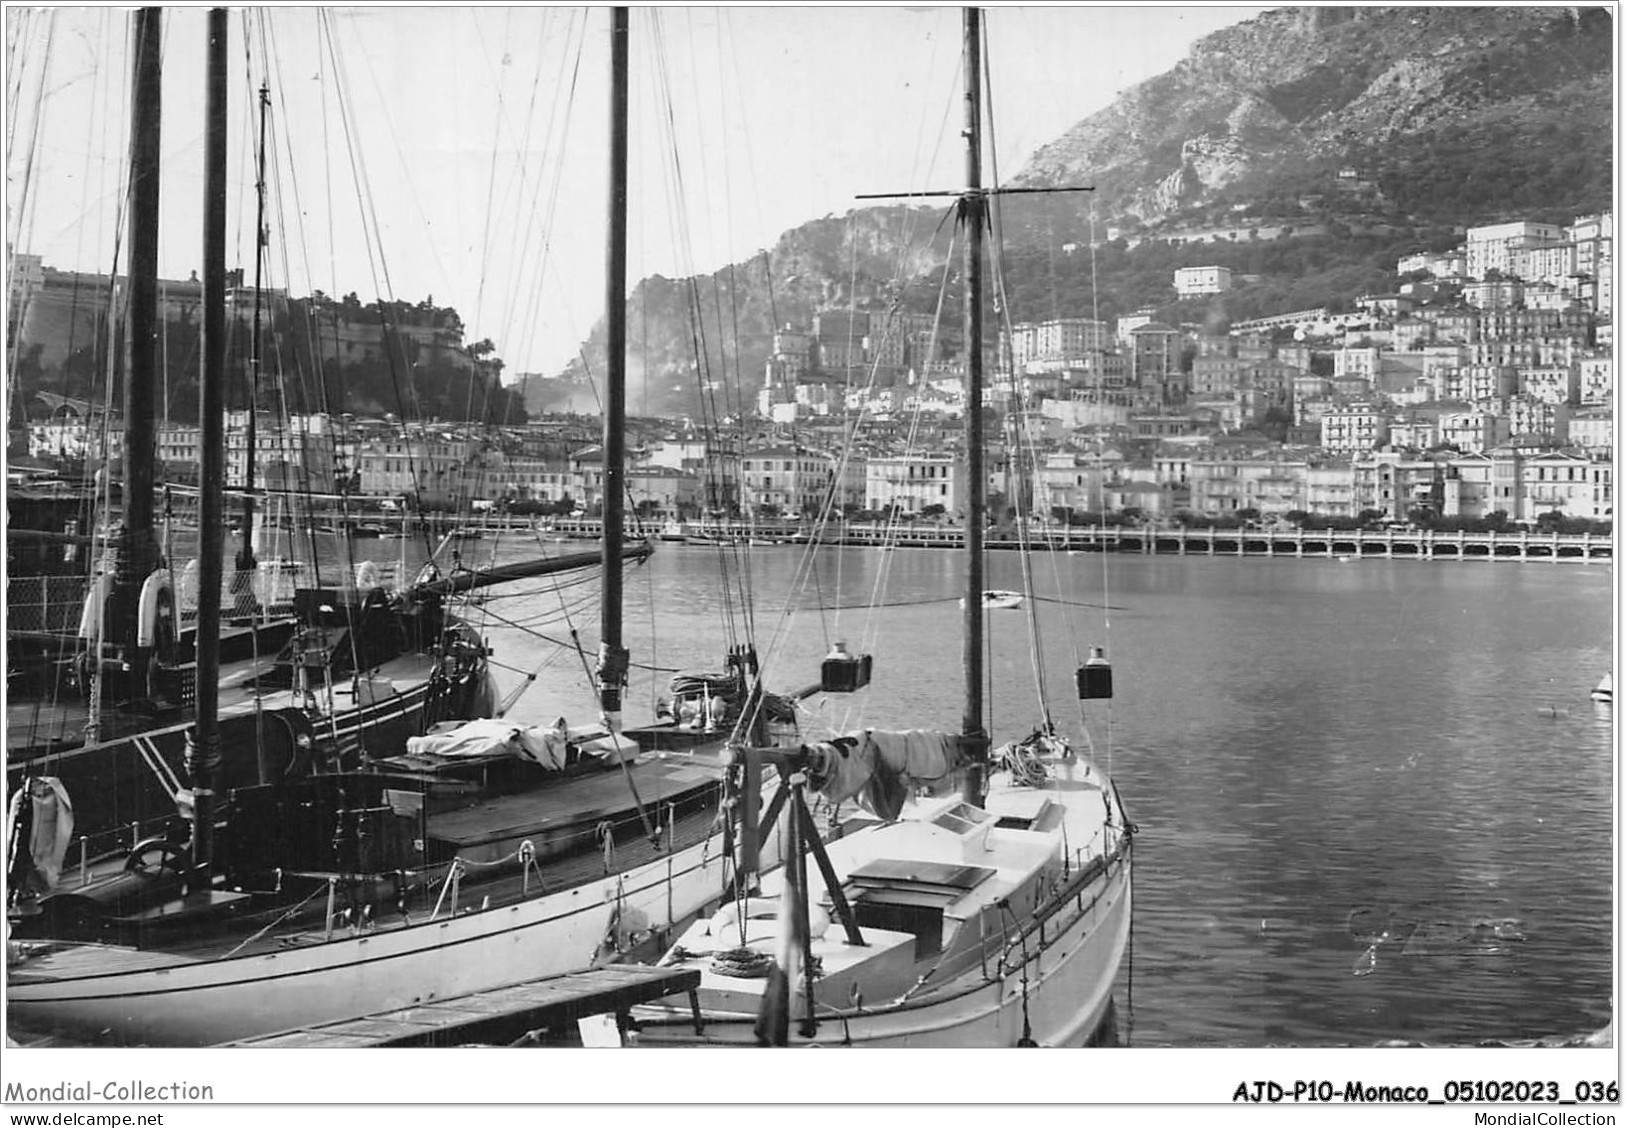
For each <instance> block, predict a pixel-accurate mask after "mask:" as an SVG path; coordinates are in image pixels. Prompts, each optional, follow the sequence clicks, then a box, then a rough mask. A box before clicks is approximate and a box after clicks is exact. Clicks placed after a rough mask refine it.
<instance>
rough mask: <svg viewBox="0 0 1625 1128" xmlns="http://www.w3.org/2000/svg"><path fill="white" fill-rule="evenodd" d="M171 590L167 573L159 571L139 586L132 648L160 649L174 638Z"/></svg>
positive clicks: (173, 606) (173, 596)
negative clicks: (139, 595) (133, 645)
mask: <svg viewBox="0 0 1625 1128" xmlns="http://www.w3.org/2000/svg"><path fill="white" fill-rule="evenodd" d="M174 616H175V590H174V586H173V585H172V584H171V582H170V578H169V569H168V568H160V569H158V570H157V571H156V572H153V573H152V574H151V575H150V576H148V577H147V578H146V580H145V581H144V582H143V583H142V584H141V599H140V602H139V603H138V604H137V605H136V625H135V644H136V645H137V646H151V647H163V646H166V645H167V643H168V642H169V640H170V639H171V638H173V636H174Z"/></svg>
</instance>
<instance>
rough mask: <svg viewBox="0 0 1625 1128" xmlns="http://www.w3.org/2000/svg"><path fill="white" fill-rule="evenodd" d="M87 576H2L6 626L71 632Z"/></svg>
mask: <svg viewBox="0 0 1625 1128" xmlns="http://www.w3.org/2000/svg"><path fill="white" fill-rule="evenodd" d="M89 590H90V577H89V576H11V577H8V578H7V580H6V629H7V630H8V631H11V632H17V631H28V632H40V633H46V634H65V633H73V632H75V631H77V630H78V629H79V617H80V616H81V615H82V614H83V613H84V609H85V593H86V592H88V591H89Z"/></svg>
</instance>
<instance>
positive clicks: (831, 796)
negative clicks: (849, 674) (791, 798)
mask: <svg viewBox="0 0 1625 1128" xmlns="http://www.w3.org/2000/svg"><path fill="white" fill-rule="evenodd" d="M807 750H808V752H809V753H811V756H812V761H813V763H812V767H811V769H810V771H809V773H808V782H809V783H811V784H812V786H813V788H814V790H816V791H817V792H818V793H819V794H821V795H823V796H824V798H826V799H828V800H829V801H830V802H832V803H839V802H842V801H843V800H846V799H853V798H855V799H857V801H858V805H859V806H861V807H862V808H863V809H864V810H866V811H869V812H870V813H871V814H874V815H875V816H877V817H879V818H882V819H885V820H886V821H887V822H890V821H892V820H893V819H895V818H897V816H898V815H899V814H901V813H902V810H903V803H904V801H905V800H907V799H908V796H909V792H910V791H911V790H912V789H913V788H914V787H916V786H925V787H929V786H932V785H935V784H938V783H941V782H943V781H945V780H947V779H948V778H949V777H950V776H952V775H953V773H954V770H955V769H956V768H958V767H959V738H958V737H957V736H954V735H952V734H950V733H945V732H933V731H930V730H926V729H908V730H906V731H903V732H884V731H879V730H876V729H865V730H864V731H863V732H861V733H853V734H850V735H847V736H841V737H837V738H835V739H834V740H829V741H823V742H820V743H818V744H811V745H808V746H807Z"/></svg>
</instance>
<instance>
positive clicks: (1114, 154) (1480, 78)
mask: <svg viewBox="0 0 1625 1128" xmlns="http://www.w3.org/2000/svg"><path fill="white" fill-rule="evenodd" d="M1613 38H1614V36H1613V28H1612V13H1611V12H1610V11H1609V10H1607V9H1603V8H1558V7H1534V6H1528V7H1523V6H1519V7H1500V8H1476V7H1450V8H1282V9H1278V10H1275V11H1271V12H1267V13H1265V14H1264V15H1261V16H1258V17H1257V18H1255V19H1252V20H1248V21H1247V22H1245V23H1242V24H1238V25H1236V26H1235V27H1231V28H1226V29H1224V30H1222V31H1218V32H1215V33H1213V34H1212V35H1209V36H1207V37H1205V38H1204V39H1202V40H1201V41H1200V42H1198V43H1197V44H1196V46H1195V47H1194V48H1193V49H1192V51H1191V53H1190V55H1189V56H1187V57H1186V58H1185V59H1184V60H1183V61H1181V62H1180V63H1179V64H1178V65H1177V66H1175V67H1174V69H1173V70H1171V71H1169V72H1167V73H1166V74H1162V75H1159V76H1157V77H1156V78H1153V79H1150V80H1148V81H1146V82H1143V83H1141V84H1140V85H1138V86H1136V87H1134V88H1132V89H1131V90H1129V91H1127V92H1126V93H1124V94H1123V95H1122V96H1121V97H1119V98H1118V99H1117V101H1116V102H1114V103H1113V104H1112V105H1111V106H1109V107H1107V108H1106V109H1105V110H1103V111H1101V112H1100V113H1097V114H1094V115H1093V116H1091V117H1089V118H1087V119H1085V120H1084V121H1082V122H1079V123H1078V124H1077V125H1076V126H1074V127H1073V128H1072V129H1070V130H1068V131H1067V132H1066V133H1065V134H1063V135H1062V136H1061V137H1059V138H1057V139H1056V140H1055V141H1054V142H1052V143H1050V144H1049V145H1046V146H1044V147H1043V148H1041V149H1040V150H1039V151H1038V152H1037V153H1035V154H1034V155H1033V157H1032V159H1031V161H1029V163H1028V165H1027V167H1026V168H1024V169H1023V170H1022V171H1021V173H1020V175H1019V176H1018V177H1017V182H1018V183H1021V184H1026V185H1053V184H1062V183H1077V182H1079V180H1080V178H1081V179H1082V180H1083V181H1085V182H1088V183H1091V184H1094V185H1095V186H1096V189H1097V191H1096V207H1097V211H1098V212H1099V213H1101V214H1103V215H1106V216H1110V217H1112V218H1113V219H1115V220H1117V221H1118V222H1119V223H1121V224H1123V225H1125V226H1133V225H1135V224H1140V225H1144V226H1150V227H1153V228H1154V227H1155V226H1157V225H1159V224H1166V223H1167V222H1168V221H1169V220H1175V219H1182V218H1183V219H1188V218H1190V216H1191V213H1200V212H1201V211H1203V210H1204V209H1210V208H1212V207H1214V206H1215V205H1221V206H1232V205H1237V204H1240V205H1247V204H1257V203H1261V202H1271V203H1275V204H1276V205H1278V206H1279V207H1281V208H1282V209H1283V210H1288V209H1289V200H1290V196H1291V195H1296V194H1298V193H1299V192H1301V190H1304V189H1318V190H1319V191H1321V192H1325V191H1327V190H1328V189H1330V188H1333V187H1335V185H1336V177H1337V174H1338V173H1339V172H1343V171H1345V170H1346V171H1347V172H1351V173H1353V174H1354V179H1357V180H1364V181H1366V182H1368V183H1372V184H1374V185H1375V187H1376V189H1377V190H1378V193H1380V202H1381V203H1383V204H1385V205H1386V206H1387V209H1390V210H1397V211H1398V212H1400V213H1402V214H1404V215H1406V216H1407V217H1411V218H1418V219H1432V220H1442V221H1447V222H1462V221H1466V222H1474V221H1480V220H1485V219H1493V218H1498V217H1500V216H1503V215H1511V214H1512V213H1513V212H1514V211H1516V212H1518V213H1519V214H1522V212H1523V211H1524V210H1525V209H1529V208H1534V209H1538V210H1541V211H1551V212H1553V213H1556V214H1562V215H1565V216H1572V215H1573V214H1574V213H1575V211H1579V210H1584V209H1585V208H1588V207H1590V208H1596V207H1599V206H1606V203H1607V200H1608V192H1607V187H1606V186H1607V185H1608V184H1609V182H1610V179H1611V175H1612V172H1611V160H1610V156H1611V144H1612V142H1611V138H1612V120H1611V117H1612V115H1611V107H1612V87H1613V74H1612V66H1611V50H1612V44H1613ZM1553 160H1555V161H1556V166H1555V167H1554V166H1553V164H1552V161H1553ZM1530 180H1532V181H1533V182H1534V184H1530V183H1519V182H1520V181H1530Z"/></svg>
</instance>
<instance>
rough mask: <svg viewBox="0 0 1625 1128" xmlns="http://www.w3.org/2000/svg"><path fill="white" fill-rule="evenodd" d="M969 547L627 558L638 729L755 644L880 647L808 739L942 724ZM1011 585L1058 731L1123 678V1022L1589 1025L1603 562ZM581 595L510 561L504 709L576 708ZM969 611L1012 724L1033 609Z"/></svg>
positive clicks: (1002, 568) (995, 719)
mask: <svg viewBox="0 0 1625 1128" xmlns="http://www.w3.org/2000/svg"><path fill="white" fill-rule="evenodd" d="M390 543H391V542H387V541H386V542H383V544H384V545H388V544H390ZM547 547H548V548H549V549H550V550H553V551H562V550H565V549H572V548H578V547H584V546H581V545H561V544H553V545H549V546H547ZM535 550H536V546H535V545H534V544H529V545H525V544H520V543H517V542H514V543H511V544H510V545H507V546H492V545H491V544H490V543H489V542H485V544H484V547H482V548H480V549H479V550H478V551H477V552H475V553H470V554H469V555H473V556H478V557H479V558H480V559H482V560H483V559H487V558H489V557H490V556H491V554H492V553H493V551H495V552H496V553H497V555H498V556H499V558H501V559H509V558H513V557H517V556H519V555H523V554H526V553H534V551H535ZM383 551H384V553H389V552H392V551H393V548H386V549H384V550H383ZM724 566H725V567H726V568H727V570H728V571H729V572H730V574H731V575H732V576H733V577H734V579H735V581H736V585H737V584H738V583H739V582H747V581H748V585H749V588H750V591H751V596H752V597H751V599H750V600H749V604H748V605H749V607H750V608H752V609H753V615H754V624H753V626H752V624H750V623H747V621H746V615H745V613H744V605H743V604H741V603H740V601H739V600H738V599H737V598H736V599H728V598H725V597H724V594H723V589H722V585H721V584H720V582H719V580H718V576H719V574H720V573H721V570H722V569H723V567H724ZM962 566H963V564H962V561H961V560H960V558H959V556H958V554H957V553H953V552H948V551H942V550H930V549H898V550H895V551H890V552H880V551H874V550H862V549H844V550H824V551H823V552H822V553H821V554H820V556H819V557H818V559H817V566H816V568H814V569H812V570H810V571H809V570H808V569H807V566H806V562H805V557H804V550H803V549H800V548H796V547H792V546H776V547H761V548H752V549H749V550H718V549H715V548H705V547H700V546H685V545H662V546H661V548H660V550H659V551H658V552H657V553H656V554H655V556H654V558H653V559H652V560H651V561H650V562H649V563H647V564H646V565H644V566H642V567H640V568H636V569H633V570H632V571H631V572H630V573H629V574H628V578H627V590H626V642H627V644H628V646H629V647H630V648H631V649H632V652H633V661H634V662H635V663H637V664H639V669H638V670H637V672H636V675H635V676H634V679H633V684H632V689H631V693H630V695H629V698H628V702H627V713H628V717H629V719H641V718H642V717H646V716H647V715H648V714H649V712H650V710H651V709H652V705H653V701H654V698H655V696H656V694H657V693H659V692H662V691H663V689H664V686H665V682H666V679H667V678H668V677H669V671H670V669H671V668H674V667H681V668H695V667H708V668H715V667H717V666H718V665H719V664H720V661H721V655H722V654H723V653H724V651H725V648H726V647H727V645H729V644H730V643H731V642H736V641H742V640H743V639H745V638H747V637H754V639H755V640H756V644H757V647H758V649H759V651H760V652H761V654H762V655H763V658H764V665H765V668H766V669H767V670H768V674H769V684H770V686H771V687H772V688H775V689H779V690H790V689H793V688H795V687H798V686H802V685H805V684H807V683H809V682H810V681H812V680H814V679H815V678H816V671H817V662H818V660H819V658H821V657H822V655H823V654H824V652H825V651H826V650H827V649H828V647H829V643H830V642H831V641H832V640H833V639H837V638H839V639H843V640H845V641H846V642H847V643H848V644H849V646H850V648H851V649H853V650H854V651H859V652H863V651H867V652H868V653H871V654H873V655H874V656H875V679H874V683H873V685H871V686H870V687H869V688H868V689H867V690H865V691H863V692H860V693H858V694H854V695H851V696H850V697H845V698H826V699H822V700H820V699H818V698H814V699H813V700H812V701H811V702H810V703H809V704H810V705H811V707H812V713H811V715H810V716H809V718H808V727H809V728H810V729H812V730H813V731H814V732H815V733H816V732H817V731H819V730H821V729H823V728H825V727H829V728H834V729H842V728H845V727H847V726H852V725H860V724H874V725H899V726H909V725H918V726H941V727H949V728H957V727H958V725H959V721H960V704H959V702H960V699H961V693H960V672H959V668H960V649H959V630H958V615H959V611H958V591H959V583H960V581H959V576H960V575H962V572H961V569H962ZM798 576H800V577H802V580H801V581H798ZM1033 582H1034V585H1035V586H1034V590H1035V591H1036V592H1037V593H1038V594H1039V599H1038V600H1037V601H1036V606H1037V608H1038V611H1039V620H1040V624H1041V631H1040V634H1041V638H1042V646H1041V648H1040V649H1039V653H1040V654H1041V655H1042V657H1043V664H1044V665H1045V666H1046V668H1047V683H1048V684H1049V686H1050V687H1051V690H1052V695H1051V708H1052V710H1053V713H1054V716H1055V719H1056V721H1057V722H1058V723H1060V724H1061V725H1063V727H1066V728H1068V729H1069V730H1071V731H1074V732H1077V731H1078V730H1079V707H1078V702H1077V701H1076V700H1075V692H1074V691H1073V689H1072V683H1071V679H1072V671H1073V670H1074V668H1075V667H1076V666H1077V664H1078V663H1079V661H1080V660H1081V657H1082V656H1083V655H1085V654H1087V649H1086V648H1087V647H1088V646H1091V645H1099V646H1104V647H1105V648H1106V650H1107V652H1108V654H1109V656H1110V658H1111V660H1112V663H1113V666H1114V670H1115V683H1116V699H1115V700H1114V701H1112V702H1111V703H1110V705H1109V707H1098V708H1097V707H1096V706H1095V705H1094V704H1093V703H1091V709H1090V715H1089V717H1088V718H1087V720H1088V727H1089V729H1090V732H1091V738H1092V740H1093V742H1094V746H1095V749H1096V754H1097V757H1098V758H1099V759H1100V760H1101V761H1102V762H1103V763H1104V764H1106V766H1107V767H1108V768H1109V770H1110V771H1111V773H1112V774H1113V775H1114V777H1115V779H1116V781H1117V783H1118V786H1119V788H1120V790H1121V792H1122V794H1123V797H1124V801H1125V802H1126V804H1127V806H1128V809H1129V813H1130V816H1131V817H1132V818H1133V819H1134V820H1135V821H1136V822H1137V823H1138V824H1139V826H1140V830H1141V834H1140V837H1139V839H1138V840H1137V843H1136V850H1135V892H1136V908H1135V921H1134V933H1133V950H1132V960H1131V966H1125V969H1124V973H1123V978H1122V980H1121V981H1120V983H1119V984H1118V989H1117V1001H1118V1007H1119V1026H1120V1028H1122V1030H1123V1032H1124V1033H1125V1035H1126V1038H1127V1040H1128V1041H1130V1042H1131V1043H1132V1044H1134V1045H1169V1046H1269V1045H1302V1046H1317V1045H1349V1044H1354V1045H1362V1044H1371V1043H1376V1042H1381V1041H1386V1040H1393V1039H1399V1040H1407V1041H1412V1040H1414V1041H1421V1042H1451V1043H1462V1042H1476V1041H1480V1040H1487V1039H1502V1040H1512V1039H1521V1038H1538V1037H1546V1036H1573V1035H1578V1034H1583V1033H1588V1032H1591V1031H1594V1030H1597V1029H1599V1028H1601V1027H1603V1026H1604V1025H1606V1024H1607V1023H1608V1022H1609V1021H1610V1018H1611V1015H1610V1008H1609V999H1610V997H1611V995H1612V991H1613V980H1612V975H1613V966H1614V958H1613V951H1612V940H1611V937H1612V933H1613V921H1612V883H1611V882H1612V873H1613V870H1612V857H1613V848H1614V838H1613V834H1614V826H1615V816H1614V811H1613V806H1612V796H1613V789H1614V757H1613V748H1614V743H1613V727H1612V726H1613V716H1612V711H1611V709H1610V708H1608V707H1606V706H1599V705H1595V704H1594V703H1593V702H1592V701H1591V700H1590V699H1589V693H1590V690H1591V688H1592V687H1593V686H1594V685H1595V684H1596V682H1597V680H1598V679H1599V678H1600V677H1601V676H1602V675H1603V674H1604V673H1605V672H1607V671H1608V669H1609V668H1610V666H1611V664H1612V653H1613V628H1612V623H1613V585H1612V574H1611V568H1610V567H1608V566H1605V565H1604V566H1598V565H1591V566H1585V565H1577V564H1551V563H1533V564H1519V563H1512V562H1494V563H1491V562H1487V561H1473V562H1449V563H1445V562H1437V563H1427V562H1420V561H1414V560H1402V561H1392V562H1384V561H1373V560H1365V561H1359V562H1357V563H1353V564H1340V563H1338V562H1337V561H1334V560H1303V561H1298V560H1268V559H1247V560H1237V559H1224V558H1205V557H1188V558H1183V559H1182V558H1178V557H1168V556H1163V557H1144V556H1129V555H1124V556H1117V555H1111V556H1105V557H1102V556H1099V555H1069V554H1065V553H1056V554H1053V555H1041V556H1039V557H1037V558H1035V560H1034V562H1033ZM987 586H989V587H1008V588H1021V587H1022V586H1023V582H1022V577H1021V570H1020V560H1019V557H1017V556H1016V555H1015V554H1010V553H996V554H993V555H992V556H991V558H990V562H989V567H988V575H987ZM793 589H794V590H802V591H803V592H804V594H803V595H801V596H800V597H799V601H800V607H801V608H803V609H801V610H798V611H797V612H796V613H795V615H794V616H793V617H792V618H789V619H788V620H787V619H786V618H785V617H784V616H783V615H782V614H781V612H782V611H783V609H784V607H785V605H786V601H787V598H788V595H789V593H790V592H791V591H792V590H793ZM593 595H594V589H593V588H592V586H591V585H581V584H577V585H573V586H571V585H565V584H564V583H562V582H560V583H559V584H555V583H554V582H553V581H543V582H541V583H540V584H537V583H536V582H534V581H533V582H532V583H531V584H528V585H526V588H525V590H524V591H523V592H522V593H516V592H510V593H505V594H503V595H500V596H499V597H497V598H493V599H491V600H489V601H488V602H487V603H486V604H485V605H484V607H483V608H482V609H480V610H479V611H478V612H476V615H475V617H476V620H478V619H479V618H480V616H483V617H484V623H483V626H484V629H485V631H486V634H487V635H488V637H489V639H490V641H491V643H492V645H493V646H495V648H496V656H497V660H498V661H499V662H501V663H503V665H504V667H505V668H501V669H499V670H498V671H497V672H498V676H499V681H500V682H501V683H502V684H503V685H504V686H507V687H512V686H516V685H518V684H520V683H521V681H522V680H523V676H524V675H525V674H529V673H531V672H533V671H536V670H537V669H538V667H541V668H540V672H539V673H538V677H537V681H536V682H535V684H534V685H533V686H532V688H530V689H529V690H528V691H527V692H526V693H525V695H524V696H522V697H521V698H520V699H519V701H518V703H517V704H516V705H515V706H514V708H513V711H512V713H511V714H510V716H512V717H513V718H514V719H516V720H521V721H537V722H540V721H551V720H553V719H554V718H555V717H557V716H559V715H561V714H562V715H567V716H572V717H578V718H579V717H585V716H590V715H591V713H592V711H593V708H594V705H593V696H592V693H591V690H590V688H589V686H588V682H587V679H586V676H585V674H584V673H583V670H582V668H583V661H582V659H581V658H580V657H579V656H577V655H576V654H574V653H573V652H560V651H559V650H558V648H557V647H555V646H553V645H552V644H551V643H550V642H548V641H544V638H542V637H538V635H540V636H545V637H546V638H547V639H565V638H568V637H569V633H570V630H571V629H572V627H573V628H574V629H576V630H577V631H578V632H579V637H580V639H581V641H582V646H583V648H584V650H585V651H586V652H587V653H589V654H590V653H593V652H595V650H596V645H597V635H598V620H597V610H596V604H595V602H594V599H593ZM820 605H821V606H823V607H824V608H827V609H826V610H822V611H820V610H817V608H818V607H819V606H820ZM871 605H874V609H873V610H869V608H870V607H871ZM989 623H990V649H991V655H990V659H989V662H988V666H989V672H990V676H991V679H992V685H993V692H992V696H991V700H990V703H989V716H988V723H989V726H990V728H991V729H992V731H993V733H994V736H995V739H999V738H1006V737H1011V736H1016V735H1021V734H1022V733H1024V732H1025V731H1027V730H1029V729H1030V728H1031V726H1032V725H1033V724H1034V723H1035V722H1036V721H1037V720H1038V719H1039V717H1040V716H1041V713H1040V711H1039V709H1040V706H1039V704H1038V701H1039V698H1038V693H1037V689H1036V682H1035V678H1034V675H1033V673H1032V668H1033V661H1032V658H1031V654H1032V648H1031V647H1030V644H1029V631H1028V629H1027V616H1026V615H1025V613H1023V612H1010V611H1000V612H995V613H992V614H991V615H990V617H989ZM516 624H517V625H516ZM649 667H653V668H652V669H651V668H649Z"/></svg>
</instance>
